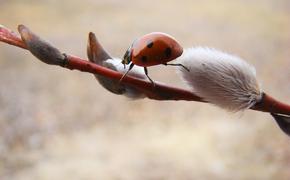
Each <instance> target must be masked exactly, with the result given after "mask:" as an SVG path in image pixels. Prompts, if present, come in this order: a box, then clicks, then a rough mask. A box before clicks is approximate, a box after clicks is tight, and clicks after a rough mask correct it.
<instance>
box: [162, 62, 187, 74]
mask: <svg viewBox="0 0 290 180" xmlns="http://www.w3.org/2000/svg"><path fill="white" fill-rule="evenodd" d="M164 65H166V66H167V65H169V66H180V67H182V68H184V69H185V70H186V71H188V72H190V71H189V69H188V68H187V67H186V66H184V65H183V64H180V63H178V64H172V63H165V64H164Z"/></svg>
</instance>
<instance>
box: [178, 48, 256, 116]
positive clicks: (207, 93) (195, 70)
mask: <svg viewBox="0 0 290 180" xmlns="http://www.w3.org/2000/svg"><path fill="white" fill-rule="evenodd" d="M177 61H178V63H181V64H183V65H184V66H186V67H187V68H189V70H190V72H188V71H186V70H185V69H184V68H179V71H180V72H181V74H182V77H183V79H184V80H185V81H186V82H187V84H188V85H189V86H190V87H191V88H192V90H193V92H194V93H196V94H197V95H198V96H200V97H202V98H204V99H205V100H206V101H208V102H210V103H212V104H215V105H217V106H219V107H221V108H223V109H226V110H228V111H232V112H236V111H240V110H244V109H247V108H250V107H251V106H253V105H254V104H255V103H257V102H259V101H260V100H261V98H262V92H261V90H260V87H259V84H258V82H257V79H256V70H255V68H254V67H253V66H251V65H249V64H248V63H247V62H245V61H244V60H242V59H241V58H239V57H237V56H234V55H230V54H227V53H224V52H221V51H218V50H215V49H211V48H204V47H194V48H189V49H186V50H184V53H183V55H182V56H181V57H179V58H178V59H177Z"/></svg>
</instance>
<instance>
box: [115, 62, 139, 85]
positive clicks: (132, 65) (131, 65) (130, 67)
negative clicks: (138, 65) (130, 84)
mask: <svg viewBox="0 0 290 180" xmlns="http://www.w3.org/2000/svg"><path fill="white" fill-rule="evenodd" d="M134 65H135V64H133V63H131V64H130V66H129V69H128V71H127V72H126V73H125V74H123V76H122V77H121V79H120V80H119V83H121V82H122V80H123V79H124V77H125V76H126V75H127V74H128V73H129V71H130V70H131V69H132V68H133V67H134Z"/></svg>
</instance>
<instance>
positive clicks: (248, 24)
mask: <svg viewBox="0 0 290 180" xmlns="http://www.w3.org/2000/svg"><path fill="white" fill-rule="evenodd" d="M289 17H290V3H289V1H287V0H255V1H252V0H234V1H232V0H220V1H210V0H199V1H178V0H176V1H165V0H160V1H156V0H155V1H151V0H149V1H140V2H137V1H136V2H133V1H128V0H123V1H118V0H107V1H97V0H96V1H93V0H82V1H78V2H72V1H56V0H51V1H44V0H43V1H36V0H35V1H34V0H30V1H20V0H13V1H9V0H0V24H3V25H5V26H7V27H9V28H12V29H16V26H17V25H18V24H25V25H27V26H28V27H30V28H31V29H32V30H33V31H35V32H37V33H38V34H39V35H41V36H43V37H44V38H46V39H48V40H49V41H50V42H52V43H53V44H55V45H56V46H57V47H59V48H60V49H61V50H63V51H64V52H67V53H72V54H75V55H78V56H81V57H85V48H86V39H87V34H88V32H89V31H93V32H95V33H96V35H97V36H98V37H99V40H100V41H101V43H102V44H103V45H104V47H105V48H106V49H107V50H108V51H110V52H111V54H112V55H113V56H118V57H120V56H122V55H123V53H124V51H125V49H126V48H127V47H128V45H129V44H130V43H131V42H132V40H133V39H134V38H136V37H138V36H140V35H143V34H144V33H148V32H151V31H163V32H167V33H169V34H171V35H173V36H174V37H176V39H178V40H179V41H180V42H181V44H182V45H183V46H184V47H190V46H193V45H202V46H210V47H215V48H217V49H221V50H224V51H227V52H230V53H234V54H237V55H239V56H241V57H243V58H244V59H247V61H248V62H249V63H251V64H253V65H254V66H255V67H256V69H257V75H258V79H259V80H260V82H261V85H262V88H263V90H264V91H266V92H268V93H269V94H271V95H273V96H274V97H277V98H278V99H281V100H283V101H285V102H289V103H290V96H289V93H290V92H289V89H290V60H289V56H290V53H289V52H290V51H289V49H290V33H289V32H290V20H289ZM150 74H151V77H152V78H153V79H155V80H159V81H163V82H169V83H171V84H175V85H178V86H184V85H183V84H182V82H181V81H180V80H179V78H178V76H177V75H176V74H175V73H174V68H169V67H167V68H166V67H153V68H150ZM0 82H1V85H0V179H290V169H289V167H290V141H289V138H288V137H286V136H285V135H284V134H282V132H281V131H280V130H279V129H278V128H277V125H276V124H275V123H274V122H273V120H272V119H271V118H270V116H269V115H268V114H264V113H259V112H254V111H245V112H243V113H239V114H228V113H226V112H224V111H222V110H220V109H218V108H215V107H213V106H210V105H208V104H201V103H194V102H157V101H151V100H147V99H145V100H139V101H130V100H128V99H126V98H124V97H120V96H116V95H113V94H110V93H109V92H107V91H105V90H104V89H103V88H101V87H100V85H99V84H97V83H96V81H95V79H94V77H93V76H92V75H90V74H86V73H81V72H77V71H68V70H65V69H61V68H58V67H52V66H47V65H45V64H42V63H41V62H39V61H36V60H35V58H34V57H32V56H31V55H30V54H29V53H27V52H26V51H23V50H20V49H18V48H15V47H11V46H8V45H5V44H3V43H1V44H0Z"/></svg>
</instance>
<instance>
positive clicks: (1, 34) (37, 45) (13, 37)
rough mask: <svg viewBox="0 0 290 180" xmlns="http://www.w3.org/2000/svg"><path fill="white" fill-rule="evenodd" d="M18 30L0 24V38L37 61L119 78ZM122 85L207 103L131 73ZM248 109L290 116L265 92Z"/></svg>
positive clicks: (153, 94)
mask: <svg viewBox="0 0 290 180" xmlns="http://www.w3.org/2000/svg"><path fill="white" fill-rule="evenodd" d="M18 30H19V32H20V34H21V38H22V39H21V38H20V37H19V36H18V35H17V34H16V33H14V32H12V31H11V30H9V29H7V28H5V27H3V26H0V41H2V42H5V43H8V44H10V45H13V46H17V47H20V48H23V49H27V50H29V51H30V52H31V53H32V54H33V55H34V56H36V57H37V58H38V59H39V60H41V61H42V62H44V63H47V64H51V65H59V66H62V67H65V68H68V69H71V70H74V69H75V70H79V71H83V72H89V73H92V74H98V75H100V76H104V77H107V78H110V79H112V80H119V79H120V78H121V77H122V75H123V74H121V73H120V72H117V71H114V70H112V69H109V68H107V67H104V66H101V65H99V64H97V63H95V62H89V61H87V60H85V59H82V58H80V57H76V56H73V55H64V54H63V53H61V52H60V51H59V50H58V49H57V48H55V47H53V46H52V45H50V44H49V43H47V42H45V41H44V40H42V39H41V38H39V37H38V36H37V35H35V34H34V33H33V32H31V31H30V30H29V29H28V28H27V27H25V26H23V25H20V26H19V27H18ZM96 43H97V44H95V46H94V48H95V49H96V51H98V53H96V54H97V55H96V56H97V57H96V58H97V59H98V58H99V60H100V61H102V60H104V59H106V58H108V57H110V56H109V55H108V54H107V53H106V51H105V50H104V49H103V48H102V46H101V45H100V44H99V43H98V42H96ZM98 54H99V55H98ZM122 84H124V85H127V86H131V87H133V88H135V89H137V90H138V91H140V92H142V93H143V94H144V95H145V96H146V97H148V98H150V99H154V100H186V101H197V102H206V101H205V100H203V99H202V98H200V97H198V96H197V95H195V94H194V93H193V92H191V91H189V90H185V89H181V88H177V87H172V86H168V85H164V84H161V83H158V82H156V83H155V87H154V86H153V85H152V83H150V82H148V81H145V80H142V79H138V78H135V77H132V76H126V77H125V78H124V79H123V81H122ZM251 109H253V110H257V111H263V112H271V113H278V114H285V115H290V106H289V105H287V104H285V103H282V102H279V101H277V100H275V99H274V98H272V97H271V96H269V95H267V94H265V93H264V98H263V99H262V101H261V102H259V103H257V104H256V105H254V106H253V107H251Z"/></svg>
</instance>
